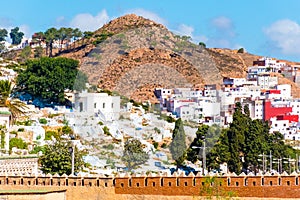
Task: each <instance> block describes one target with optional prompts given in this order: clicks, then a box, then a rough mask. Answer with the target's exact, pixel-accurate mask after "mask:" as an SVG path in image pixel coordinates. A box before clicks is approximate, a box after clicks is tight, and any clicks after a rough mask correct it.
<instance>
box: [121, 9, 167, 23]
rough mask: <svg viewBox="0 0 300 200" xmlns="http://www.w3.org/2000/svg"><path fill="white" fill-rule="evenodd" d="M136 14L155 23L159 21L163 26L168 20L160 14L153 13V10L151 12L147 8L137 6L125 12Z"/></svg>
mask: <svg viewBox="0 0 300 200" xmlns="http://www.w3.org/2000/svg"><path fill="white" fill-rule="evenodd" d="M132 13H134V14H136V15H138V16H142V17H144V18H146V19H150V20H152V21H155V22H156V23H159V24H163V25H165V26H167V25H168V22H167V20H165V19H163V18H161V17H160V16H158V14H156V13H154V12H151V11H148V10H144V9H142V8H138V9H134V10H129V11H128V12H126V14H132Z"/></svg>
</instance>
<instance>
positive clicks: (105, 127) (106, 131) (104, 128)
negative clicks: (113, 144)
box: [103, 126, 111, 136]
mask: <svg viewBox="0 0 300 200" xmlns="http://www.w3.org/2000/svg"><path fill="white" fill-rule="evenodd" d="M103 131H104V134H105V135H107V136H111V133H110V132H109V128H108V127H107V126H104V127H103Z"/></svg>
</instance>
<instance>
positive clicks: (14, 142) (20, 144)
mask: <svg viewBox="0 0 300 200" xmlns="http://www.w3.org/2000/svg"><path fill="white" fill-rule="evenodd" d="M27 146H28V144H27V143H26V142H24V141H23V140H22V139H21V138H12V139H10V140H9V149H10V150H11V149H12V148H13V147H17V148H18V149H27Z"/></svg>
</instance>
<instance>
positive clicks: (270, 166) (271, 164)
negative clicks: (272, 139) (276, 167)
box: [270, 150, 272, 173]
mask: <svg viewBox="0 0 300 200" xmlns="http://www.w3.org/2000/svg"><path fill="white" fill-rule="evenodd" d="M271 172H272V151H271V150H270V173H271Z"/></svg>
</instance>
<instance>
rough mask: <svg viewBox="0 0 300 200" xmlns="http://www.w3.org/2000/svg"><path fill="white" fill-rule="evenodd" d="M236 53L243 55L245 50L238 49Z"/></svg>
mask: <svg viewBox="0 0 300 200" xmlns="http://www.w3.org/2000/svg"><path fill="white" fill-rule="evenodd" d="M237 52H238V53H245V49H244V48H240V49H239V50H238V51H237Z"/></svg>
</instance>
